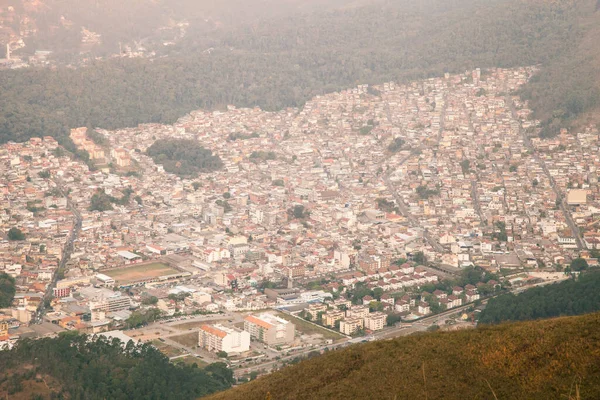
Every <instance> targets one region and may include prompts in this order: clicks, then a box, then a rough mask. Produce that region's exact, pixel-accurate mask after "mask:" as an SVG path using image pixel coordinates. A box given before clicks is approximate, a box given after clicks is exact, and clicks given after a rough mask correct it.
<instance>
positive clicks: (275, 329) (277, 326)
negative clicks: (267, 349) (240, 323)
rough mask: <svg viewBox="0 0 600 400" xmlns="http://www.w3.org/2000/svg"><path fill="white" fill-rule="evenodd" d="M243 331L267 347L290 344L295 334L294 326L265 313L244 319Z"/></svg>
mask: <svg viewBox="0 0 600 400" xmlns="http://www.w3.org/2000/svg"><path fill="white" fill-rule="evenodd" d="M244 330H245V331H246V332H249V333H250V336H251V337H252V338H254V339H256V340H258V341H261V342H263V343H265V344H267V345H269V346H276V345H280V344H288V343H292V342H293V341H294V335H295V333H296V327H295V326H294V324H292V323H291V322H289V321H286V320H285V319H283V318H279V317H277V316H275V315H273V314H267V313H264V314H260V315H257V316H254V315H249V316H247V317H246V318H244Z"/></svg>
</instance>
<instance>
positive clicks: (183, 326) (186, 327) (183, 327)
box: [171, 319, 227, 331]
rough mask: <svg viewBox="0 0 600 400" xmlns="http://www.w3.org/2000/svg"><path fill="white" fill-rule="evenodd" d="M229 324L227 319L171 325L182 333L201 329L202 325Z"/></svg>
mask: <svg viewBox="0 0 600 400" xmlns="http://www.w3.org/2000/svg"><path fill="white" fill-rule="evenodd" d="M225 322H227V320H226V319H217V320H208V321H192V322H184V323H182V324H177V325H171V328H175V329H177V330H180V331H189V330H190V329H199V328H200V327H201V326H202V325H214V324H222V323H225Z"/></svg>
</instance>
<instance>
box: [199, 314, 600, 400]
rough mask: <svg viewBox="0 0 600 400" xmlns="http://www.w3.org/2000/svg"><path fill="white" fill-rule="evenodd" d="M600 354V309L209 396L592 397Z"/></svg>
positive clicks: (365, 351)
mask: <svg viewBox="0 0 600 400" xmlns="http://www.w3.org/2000/svg"><path fill="white" fill-rule="evenodd" d="M598 351H600V315H598V314H593V315H587V316H582V317H570V318H560V319H554V320H548V321H538V322H525V323H516V324H506V325H500V326H493V327H482V328H478V329H476V330H465V331H457V332H439V331H438V332H434V333H426V334H421V335H418V336H408V337H402V338H396V339H393V340H382V341H377V342H373V343H367V344H362V345H356V346H352V347H350V348H347V349H344V350H340V351H332V352H327V353H325V354H324V355H323V356H321V357H315V358H311V359H310V360H306V361H303V362H300V363H299V364H297V365H294V366H292V367H288V368H284V369H283V370H280V371H278V372H275V373H273V374H271V375H268V376H265V377H262V378H259V379H257V380H256V381H253V382H250V383H248V384H244V385H241V386H239V387H236V388H234V389H232V390H228V391H226V392H223V393H217V394H215V395H213V396H210V397H209V399H211V400H220V399H227V400H240V399H243V400H255V399H256V400H259V399H260V400H264V399H267V398H273V399H296V400H302V399H393V398H398V399H425V398H429V399H493V398H498V399H525V398H527V399H557V398H563V397H564V398H569V395H571V396H573V394H574V393H575V390H576V388H575V387H576V386H577V388H578V389H579V391H580V395H581V398H582V399H588V398H589V399H593V398H598V397H600V370H599V369H598V368H597V365H598V364H597V357H596V354H598ZM457 366H460V368H457ZM448 371H453V373H451V374H449V373H448ZM298 382H301V383H302V384H298Z"/></svg>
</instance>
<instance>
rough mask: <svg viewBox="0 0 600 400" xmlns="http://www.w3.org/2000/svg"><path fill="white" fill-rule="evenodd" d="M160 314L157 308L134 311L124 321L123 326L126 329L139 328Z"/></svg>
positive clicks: (154, 319) (157, 317)
mask: <svg viewBox="0 0 600 400" xmlns="http://www.w3.org/2000/svg"><path fill="white" fill-rule="evenodd" d="M161 315H162V312H161V311H160V310H159V309H158V308H149V309H148V310H145V311H134V312H133V313H131V315H130V316H129V318H127V320H126V321H125V326H126V327H127V328H128V329H132V328H139V327H140V326H145V325H148V324H149V323H151V322H154V321H156V320H157V319H159V318H160V317H161Z"/></svg>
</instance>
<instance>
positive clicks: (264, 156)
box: [250, 151, 277, 162]
mask: <svg viewBox="0 0 600 400" xmlns="http://www.w3.org/2000/svg"><path fill="white" fill-rule="evenodd" d="M275 159H277V154H275V152H273V151H253V152H252V154H250V160H252V161H253V162H259V161H267V160H275Z"/></svg>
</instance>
